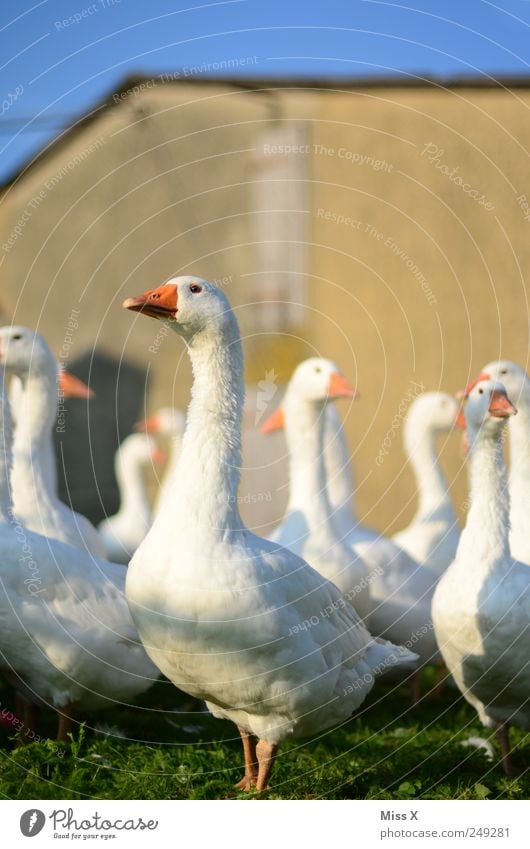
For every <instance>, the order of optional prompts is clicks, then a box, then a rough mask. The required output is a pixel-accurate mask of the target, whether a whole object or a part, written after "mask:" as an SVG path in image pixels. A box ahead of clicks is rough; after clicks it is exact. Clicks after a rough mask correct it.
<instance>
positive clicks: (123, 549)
mask: <svg viewBox="0 0 530 849" xmlns="http://www.w3.org/2000/svg"><path fill="white" fill-rule="evenodd" d="M157 459H158V450H157V447H156V443H155V442H154V440H153V439H151V438H150V437H149V436H147V434H145V433H132V434H131V435H130V436H127V437H126V438H125V439H124V440H123V442H122V443H121V445H120V446H119V448H118V450H117V452H116V458H115V464H114V465H115V472H116V479H117V481H118V486H119V490H120V509H119V511H118V512H117V513H116V514H115V515H114V516H110V517H109V518H108V519H105V520H104V521H103V522H101V523H100V524H99V525H98V531H99V533H100V535H101V538H102V540H103V542H104V544H105V549H106V552H107V557H108V558H109V560H113V561H114V562H115V563H128V562H129V560H130V559H131V557H132V556H133V554H134V552H135V551H136V549H137V548H138V546H139V545H140V543H141V542H142V540H143V538H144V537H145V535H146V533H147V531H148V530H149V528H150V527H151V523H152V518H153V517H152V513H151V505H150V503H149V498H148V496H147V491H146V486H145V481H144V472H145V469H146V468H148V467H149V465H151V464H152V463H153V462H155V461H156V460H157Z"/></svg>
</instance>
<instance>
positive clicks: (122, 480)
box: [115, 452, 150, 518]
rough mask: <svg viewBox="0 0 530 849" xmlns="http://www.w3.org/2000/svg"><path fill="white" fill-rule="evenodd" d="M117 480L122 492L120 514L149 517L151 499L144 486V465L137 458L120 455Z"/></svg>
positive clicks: (120, 453) (117, 464) (117, 462)
mask: <svg viewBox="0 0 530 849" xmlns="http://www.w3.org/2000/svg"><path fill="white" fill-rule="evenodd" d="M115 473H116V480H117V481H118V488H119V490H120V513H122V514H125V515H128V516H131V517H133V518H134V517H136V518H138V517H140V516H141V517H144V518H145V517H148V516H149V514H150V505H149V499H148V498H147V493H146V489H145V484H144V477H143V468H142V464H141V463H140V462H138V460H136V459H135V458H129V457H127V456H126V452H124V453H122V452H119V453H118V457H117V459H116V464H115Z"/></svg>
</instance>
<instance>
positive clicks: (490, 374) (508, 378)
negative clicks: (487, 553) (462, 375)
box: [466, 360, 530, 563]
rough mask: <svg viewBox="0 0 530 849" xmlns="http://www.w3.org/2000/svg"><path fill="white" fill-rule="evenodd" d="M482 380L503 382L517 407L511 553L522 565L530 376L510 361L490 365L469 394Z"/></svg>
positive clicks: (529, 499) (529, 463)
mask: <svg viewBox="0 0 530 849" xmlns="http://www.w3.org/2000/svg"><path fill="white" fill-rule="evenodd" d="M478 380H499V381H500V382H501V383H502V384H503V385H504V386H505V387H506V391H507V393H508V395H509V397H510V398H511V399H512V401H513V402H514V404H516V405H517V409H518V411H519V412H518V415H517V416H514V417H513V418H511V419H510V422H509V425H508V439H509V443H510V470H509V476H508V486H509V489H510V551H511V553H512V555H513V556H514V557H515V558H516V559H517V560H520V561H521V562H522V563H530V377H528V375H527V373H526V372H525V370H524V369H523V368H521V366H518V365H517V364H516V363H512V362H510V360H496V361H495V362H491V363H488V364H487V365H485V366H484V368H483V369H482V372H481V374H480V376H479V377H478V378H476V380H474V381H472V382H471V383H470V384H469V386H468V387H466V392H470V391H471V389H472V388H473V386H474V385H475V384H476V382H477V381H478Z"/></svg>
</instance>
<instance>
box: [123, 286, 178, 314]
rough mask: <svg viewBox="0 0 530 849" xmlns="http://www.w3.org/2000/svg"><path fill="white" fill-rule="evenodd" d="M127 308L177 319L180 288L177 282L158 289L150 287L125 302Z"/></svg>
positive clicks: (124, 305)
mask: <svg viewBox="0 0 530 849" xmlns="http://www.w3.org/2000/svg"><path fill="white" fill-rule="evenodd" d="M123 307H125V309H126V310H132V311H133V312H141V313H143V314H144V315H149V316H151V318H159V319H162V318H169V319H175V318H176V315H177V312H178V289H177V285H176V283H166V284H164V285H163V286H159V287H158V288H157V289H149V291H148V292H144V293H143V295H139V296H138V297H137V298H127V299H126V300H125V301H124V302H123Z"/></svg>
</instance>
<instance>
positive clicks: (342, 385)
mask: <svg viewBox="0 0 530 849" xmlns="http://www.w3.org/2000/svg"><path fill="white" fill-rule="evenodd" d="M356 395H357V392H356V391H355V389H354V388H353V386H352V385H351V383H349V382H348V381H347V380H346V378H345V377H343V376H342V374H339V372H338V371H334V372H333V374H331V375H330V378H329V383H328V398H355V396H356Z"/></svg>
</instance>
